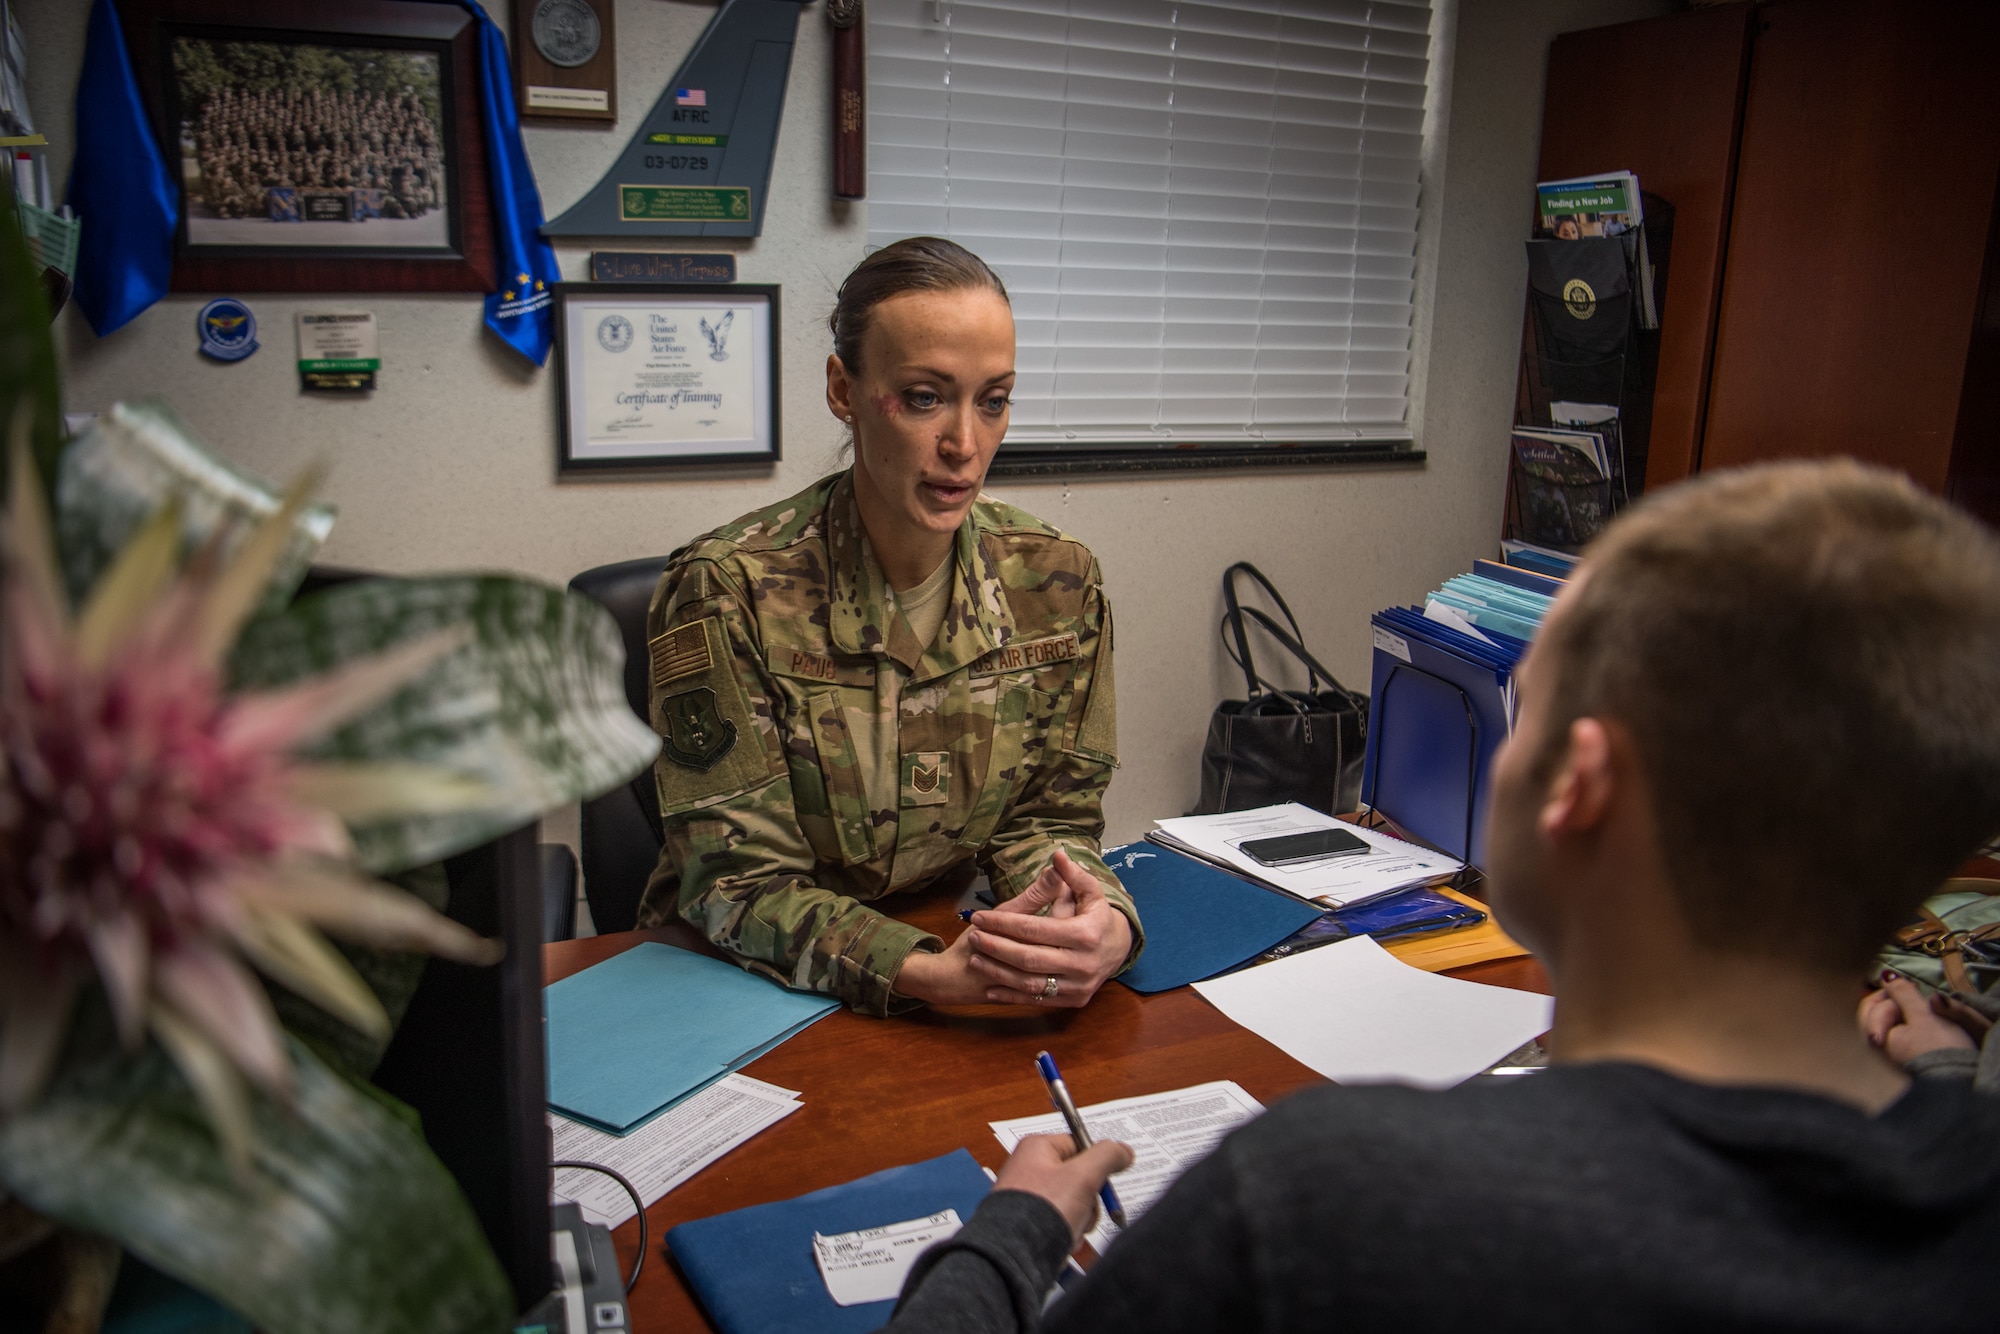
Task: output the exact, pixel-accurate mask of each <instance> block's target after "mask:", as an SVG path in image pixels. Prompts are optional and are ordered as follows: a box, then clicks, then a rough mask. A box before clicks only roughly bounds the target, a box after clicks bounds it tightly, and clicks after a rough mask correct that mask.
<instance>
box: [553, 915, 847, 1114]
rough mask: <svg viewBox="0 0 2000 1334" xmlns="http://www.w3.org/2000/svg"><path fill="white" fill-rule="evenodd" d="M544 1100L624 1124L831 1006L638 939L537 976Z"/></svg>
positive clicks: (743, 1061)
mask: <svg viewBox="0 0 2000 1334" xmlns="http://www.w3.org/2000/svg"><path fill="white" fill-rule="evenodd" d="M543 1001H544V1004H545V1006H546V1008H547V1012H548V1035H549V1106H551V1107H553V1108H555V1109H556V1110H557V1111H559V1112H564V1113H566V1114H568V1115H569V1116H572V1117H574V1118H576V1119H577V1120H579V1121H585V1122H588V1123H589V1124H591V1125H593V1126H595V1127H597V1128H598V1129H599V1130H605V1131H609V1132H610V1133H612V1134H614V1135H623V1134H627V1133H629V1132H630V1131H631V1130H633V1129H634V1128H635V1127H636V1126H638V1125H640V1124H642V1123H643V1122H645V1121H646V1120H647V1119H649V1118H650V1117H653V1116H656V1115H658V1114H659V1113H660V1112H662V1111H664V1110H665V1109H666V1108H668V1107H670V1106H672V1105H673V1104H674V1103H676V1102H678V1101H680V1100H681V1099H682V1098H685V1097H686V1096H687V1095H688V1094H690V1093H693V1092H695V1091H696V1090H697V1089H700V1088H704V1087H706V1086H707V1085H709V1084H712V1083H714V1082H715V1081H716V1080H718V1079H720V1078H722V1076H724V1075H726V1074H728V1073H729V1072H730V1071H732V1070H735V1069H738V1068H740V1067H742V1066H744V1065H748V1064H749V1063H750V1062H751V1061H754V1060H756V1059H757V1058H758V1057H759V1056H762V1055H763V1054H764V1053H765V1052H767V1051H769V1050H770V1049H771V1048H773V1047H775V1046H777V1045H778V1044H779V1043H780V1042H783V1041H784V1040H785V1039H786V1038H788V1037H790V1036H792V1034H794V1033H796V1032H798V1031H799V1030H800V1029H802V1028H805V1027H806V1026H807V1025H809V1024H812V1023H815V1022H817V1021H818V1020H820V1019H824V1018H825V1017H826V1016H827V1015H829V1014H832V1013H833V1012H834V1011H835V1010H837V1009H839V1008H840V1005H839V1002H837V1001H834V1000H830V999H828V998H827V997H825V996H815V995H810V994H808V993H806V992H800V991H788V990H786V989H785V988H783V987H781V986H777V985H775V984H774V983H771V982H768V981H766V980H764V979H763V978H761V977H757V976H754V975H752V974H750V973H746V972H744V971H743V970H742V969H740V968H736V967H733V966H731V965H729V964H726V963H723V962H722V961H721V960H719V959H711V958H709V957H707V956H706V955H702V954H695V953H693V952H691V951H689V950H680V949H675V948H674V947H673V946H671V945H662V944H660V943H659V942H657V941H648V942H646V943H645V944H643V945H638V946H635V947H633V948H632V949H629V950H626V951H625V952H624V953H623V954H618V955H614V956H612V957H611V958H609V959H606V960H605V961H604V962H603V963H600V964H597V965H595V966H594V967H591V968H586V969H584V970H583V971H582V972H580V973H577V974H575V975H574V976H572V977H566V978H564V979H563V980H562V981H560V982H557V983H556V984H554V985H553V986H551V987H549V988H548V990H547V991H546V992H545V993H544V996H543Z"/></svg>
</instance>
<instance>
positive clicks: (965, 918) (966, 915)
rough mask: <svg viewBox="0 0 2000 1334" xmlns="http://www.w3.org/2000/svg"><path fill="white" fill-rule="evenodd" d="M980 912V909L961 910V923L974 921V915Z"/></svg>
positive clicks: (959, 912)
mask: <svg viewBox="0 0 2000 1334" xmlns="http://www.w3.org/2000/svg"><path fill="white" fill-rule="evenodd" d="M978 911H979V909H977V908H960V909H959V910H958V920H959V921H961V922H969V921H971V920H972V914H974V913H976V912H978Z"/></svg>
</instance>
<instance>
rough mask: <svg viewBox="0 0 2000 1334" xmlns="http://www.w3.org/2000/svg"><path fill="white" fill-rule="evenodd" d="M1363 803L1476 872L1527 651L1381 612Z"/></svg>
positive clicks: (1409, 613)
mask: <svg viewBox="0 0 2000 1334" xmlns="http://www.w3.org/2000/svg"><path fill="white" fill-rule="evenodd" d="M1371 623H1372V624H1373V626H1374V628H1375V661H1374V670H1373V672H1372V674H1371V676H1370V680H1369V700H1368V750H1367V758H1366V760H1365V761H1364V763H1363V766H1362V775H1361V799H1362V801H1364V802H1366V803H1367V804H1368V806H1369V807H1370V808H1371V809H1374V810H1377V811H1380V812H1381V813H1382V814H1383V815H1386V816H1387V817H1389V819H1391V820H1393V821H1395V822H1396V823H1397V824H1398V825H1400V826H1402V827H1403V828H1404V829H1405V830H1407V831H1409V832H1410V833H1412V834H1414V835H1416V836H1417V837H1418V838H1420V839H1422V840H1423V841H1425V842H1426V843H1429V844H1431V845H1432V846H1434V847H1438V848H1442V849H1443V850H1444V851H1446V852H1448V853H1450V854H1451V855H1452V856H1454V857H1458V858H1461V859H1463V860H1465V861H1469V862H1473V863H1475V864H1477V863H1480V862H1482V861H1483V860H1484V857H1485V852H1486V830H1485V817H1486V801H1487V776H1488V774H1489V773H1490V772H1491V770H1492V765H1493V754H1494V752H1495V751H1497V750H1498V749H1499V748H1500V743H1501V742H1502V741H1503V740H1505V739H1506V736H1507V729H1508V703H1507V685H1508V681H1509V679H1510V678H1511V676H1512V674H1513V667H1514V663H1515V662H1517V661H1518V660H1519V657H1520V654H1521V652H1522V651H1523V650H1524V649H1525V645H1523V644H1522V643H1521V641H1519V640H1515V639H1507V638H1505V637H1501V636H1496V637H1495V638H1496V640H1499V641H1500V642H1496V643H1493V644H1485V643H1481V642H1480V641H1479V640H1476V639H1474V638H1472V637H1471V636H1469V635H1464V634H1460V633H1459V632H1458V631H1456V630H1453V629H1451V628H1450V627H1449V626H1444V625H1440V624H1438V623H1437V622H1435V621H1427V620H1425V619H1424V618H1423V614H1422V613H1421V612H1419V611H1415V610H1413V609H1411V608H1407V607H1391V608H1390V609H1389V610H1387V611H1383V612H1377V613H1376V614H1375V615H1374V616H1373V617H1372V618H1371Z"/></svg>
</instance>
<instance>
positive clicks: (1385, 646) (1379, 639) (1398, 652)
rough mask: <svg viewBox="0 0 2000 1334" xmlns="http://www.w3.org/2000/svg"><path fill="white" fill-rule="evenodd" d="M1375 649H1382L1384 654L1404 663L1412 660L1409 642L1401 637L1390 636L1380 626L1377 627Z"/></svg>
mask: <svg viewBox="0 0 2000 1334" xmlns="http://www.w3.org/2000/svg"><path fill="white" fill-rule="evenodd" d="M1375 647H1376V648H1379V649H1381V650H1382V651H1383V652H1384V653H1388V654H1391V655H1393V656H1395V657H1398V658H1401V659H1402V660H1403V661H1404V662H1408V661H1409V660H1410V643H1409V641H1408V640H1406V639H1404V638H1403V637H1402V636H1401V635H1393V634H1390V633H1389V632H1388V631H1387V630H1384V629H1383V628H1382V627H1381V626H1379V625H1378V626H1376V627H1375Z"/></svg>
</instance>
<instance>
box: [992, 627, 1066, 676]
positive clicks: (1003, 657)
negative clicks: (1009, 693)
mask: <svg viewBox="0 0 2000 1334" xmlns="http://www.w3.org/2000/svg"><path fill="white" fill-rule="evenodd" d="M1079 652H1081V649H1080V648H1079V646H1078V644H1077V638H1076V636H1075V635H1073V634H1069V635H1050V636H1049V637H1048V638H1047V639H1032V640H1029V641H1028V642H1027V643H1025V644H1003V645H1001V646H1000V647H999V648H996V649H994V650H993V651H992V652H990V653H986V654H983V655H981V656H980V658H979V660H978V661H976V662H974V663H973V664H972V674H973V675H974V676H994V675H997V674H999V673H1001V672H1026V671H1033V670H1034V669H1036V668H1038V667H1047V666H1050V665H1051V664H1053V663H1058V662H1064V661H1067V660H1068V659H1070V658H1074V657H1076V656H1077V654H1078V653H1079Z"/></svg>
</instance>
